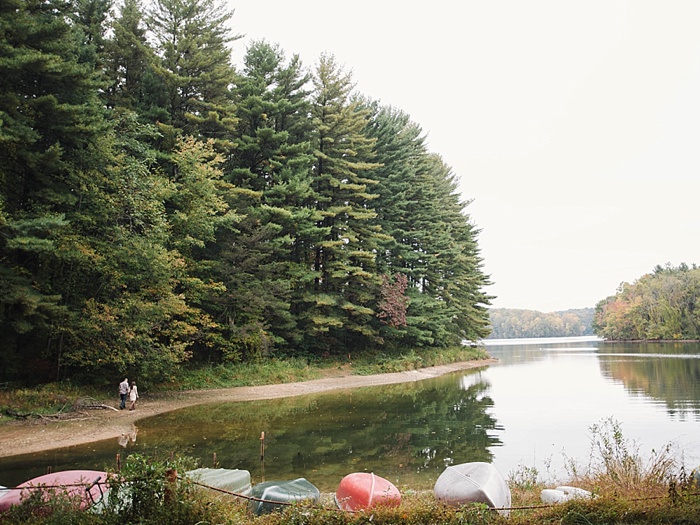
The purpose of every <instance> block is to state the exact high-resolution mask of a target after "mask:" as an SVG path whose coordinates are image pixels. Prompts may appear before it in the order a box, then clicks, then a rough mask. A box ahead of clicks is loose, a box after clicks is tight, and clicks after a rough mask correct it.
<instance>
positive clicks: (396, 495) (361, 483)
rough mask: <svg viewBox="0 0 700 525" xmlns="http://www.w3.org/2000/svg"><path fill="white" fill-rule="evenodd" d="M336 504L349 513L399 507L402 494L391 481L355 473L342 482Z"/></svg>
mask: <svg viewBox="0 0 700 525" xmlns="http://www.w3.org/2000/svg"><path fill="white" fill-rule="evenodd" d="M335 503H336V505H338V508H340V509H343V510H349V511H355V510H362V509H370V508H373V507H378V506H385V507H398V506H399V505H400V504H401V493H400V492H399V489H397V488H396V487H395V486H394V484H393V483H391V482H390V481H389V480H386V479H384V478H382V477H380V476H377V475H375V474H374V473H369V472H355V473H353V474H348V475H347V476H345V477H344V478H343V479H342V480H341V481H340V485H339V486H338V490H337V491H336V493H335Z"/></svg>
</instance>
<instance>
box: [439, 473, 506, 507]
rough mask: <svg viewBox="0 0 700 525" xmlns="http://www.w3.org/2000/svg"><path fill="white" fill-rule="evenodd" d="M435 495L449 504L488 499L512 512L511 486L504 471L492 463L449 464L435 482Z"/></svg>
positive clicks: (495, 505) (493, 505)
mask: <svg viewBox="0 0 700 525" xmlns="http://www.w3.org/2000/svg"><path fill="white" fill-rule="evenodd" d="M433 493H434V494H435V497H436V498H437V499H438V500H440V501H443V502H445V503H447V504H449V505H453V506H459V505H463V504H465V503H485V504H486V505H488V506H489V507H491V508H492V509H503V510H499V512H500V513H501V514H503V515H505V516H507V515H508V514H509V511H508V510H507V509H509V508H510V501H511V499H510V488H509V487H508V484H507V483H506V480H505V479H504V478H503V476H502V475H501V473H500V472H499V471H498V470H497V469H496V467H494V466H493V465H491V464H490V463H482V462H479V461H477V462H473V463H462V464H459V465H452V466H449V467H447V468H446V469H445V470H444V471H443V473H442V474H440V477H438V479H437V481H436V482H435V487H434V489H433Z"/></svg>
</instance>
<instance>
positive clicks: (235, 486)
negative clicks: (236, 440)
mask: <svg viewBox="0 0 700 525" xmlns="http://www.w3.org/2000/svg"><path fill="white" fill-rule="evenodd" d="M185 475H186V476H187V477H188V478H189V479H191V480H192V481H196V482H197V483H201V484H202V485H206V486H207V487H214V488H215V489H221V490H225V491H226V492H233V493H235V494H240V495H242V496H248V495H250V492H251V490H252V486H251V484H250V472H248V471H247V470H239V469H227V468H198V469H195V470H189V471H187V472H186V473H185Z"/></svg>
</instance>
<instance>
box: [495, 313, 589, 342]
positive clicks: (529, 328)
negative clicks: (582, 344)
mask: <svg viewBox="0 0 700 525" xmlns="http://www.w3.org/2000/svg"><path fill="white" fill-rule="evenodd" d="M593 312H594V310H593V308H580V309H573V310H564V311H561V312H551V313H543V312H538V311H536V310H518V309H512V308H491V309H490V310H489V315H490V319H491V326H492V328H493V331H492V332H491V335H490V336H489V339H514V338H518V337H576V336H581V335H593V329H592V328H591V321H592V320H593Z"/></svg>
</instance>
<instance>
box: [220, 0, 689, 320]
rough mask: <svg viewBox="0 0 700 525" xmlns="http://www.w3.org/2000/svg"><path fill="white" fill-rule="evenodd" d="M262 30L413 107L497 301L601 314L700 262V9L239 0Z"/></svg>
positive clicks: (243, 42)
mask: <svg viewBox="0 0 700 525" xmlns="http://www.w3.org/2000/svg"><path fill="white" fill-rule="evenodd" d="M228 5H229V6H230V7H231V8H233V9H235V12H234V15H233V18H232V28H233V31H234V32H235V33H237V34H240V35H242V38H241V39H239V40H237V41H236V42H234V43H233V44H232V51H233V60H234V62H236V63H240V60H241V58H242V56H243V54H244V53H245V50H246V48H247V46H248V45H249V44H250V42H251V41H254V40H262V39H264V40H267V41H268V42H270V43H273V44H279V46H280V47H281V49H282V50H284V52H285V54H286V55H287V56H288V57H289V56H291V55H293V54H298V55H299V56H300V57H301V59H302V61H303V62H304V64H305V65H307V66H308V67H309V68H313V67H314V66H315V65H316V64H317V62H318V58H319V56H320V55H321V54H322V53H327V54H332V55H334V57H335V59H336V62H337V63H339V64H341V65H343V66H344V68H345V69H346V70H347V71H351V72H352V74H353V78H354V80H355V83H356V89H357V91H358V92H360V93H362V94H363V95H366V96H367V97H370V98H372V99H375V100H379V101H381V102H382V103H383V104H384V105H387V106H394V107H396V108H399V109H401V110H402V111H404V112H405V113H407V114H408V115H410V117H411V119H412V120H413V121H414V122H415V123H417V124H418V125H419V126H420V127H421V128H422V129H423V131H424V133H425V136H426V140H427V144H428V148H429V150H430V151H432V152H434V153H437V154H439V155H440V156H441V157H442V158H443V160H444V161H445V163H446V164H448V165H449V166H451V167H452V169H453V171H454V173H455V174H456V175H457V177H458V179H459V191H460V193H461V195H462V196H463V198H464V200H465V201H470V204H469V205H468V207H467V208H466V212H467V213H468V214H469V216H470V217H471V220H472V222H473V223H474V224H475V226H476V227H477V228H478V229H479V230H480V233H479V236H478V243H479V247H480V250H481V256H482V258H483V260H484V264H483V270H484V272H485V273H486V274H487V275H489V276H490V279H491V281H492V282H493V284H492V285H491V286H489V287H487V288H486V292H487V293H489V294H491V295H494V296H496V298H495V299H494V300H493V301H492V304H493V307H498V308H524V309H532V310H539V311H543V312H552V311H558V310H565V309H570V308H586V307H594V306H595V304H596V303H597V302H598V301H600V300H602V299H605V298H606V297H608V296H610V295H614V294H615V292H616V290H617V288H618V286H619V285H620V283H622V282H629V283H632V282H634V281H635V280H636V279H638V278H640V277H641V276H642V275H644V274H645V273H649V272H651V271H653V269H654V267H655V266H656V265H662V266H663V265H666V264H667V263H670V264H671V265H673V266H677V265H679V264H680V263H686V264H688V265H692V264H694V263H695V264H698V265H700V242H699V241H700V206H699V204H700V33H699V32H698V27H700V2H698V1H697V0H687V1H686V0H674V1H672V2H662V1H661V0H658V1H645V0H630V1H620V0H602V1H599V0H587V1H585V2H573V1H564V0H552V1H542V0H528V1H526V2H524V1H522V0H503V1H479V2H476V1H464V2H455V1H453V0H450V1H447V0H433V1H431V2H424V1H414V2H406V1H405V0H401V1H399V0H396V1H395V0H373V1H368V0H354V1H352V2H337V1H333V0H295V1H289V0H265V1H261V0H228Z"/></svg>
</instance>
